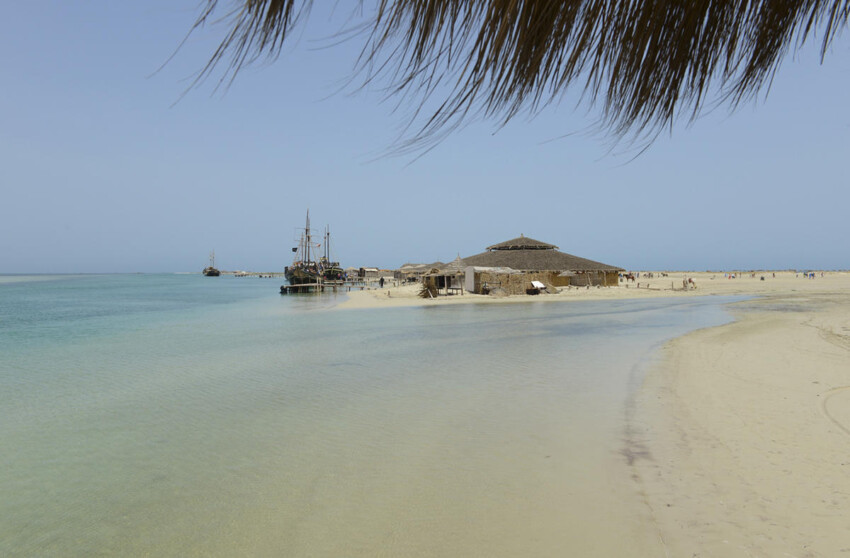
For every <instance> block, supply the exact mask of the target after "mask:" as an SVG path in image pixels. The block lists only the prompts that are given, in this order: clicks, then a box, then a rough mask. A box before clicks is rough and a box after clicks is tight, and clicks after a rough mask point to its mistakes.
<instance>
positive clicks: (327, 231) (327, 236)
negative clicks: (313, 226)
mask: <svg viewBox="0 0 850 558" xmlns="http://www.w3.org/2000/svg"><path fill="white" fill-rule="evenodd" d="M330 244H331V226H330V225H325V260H327V261H328V262H330V261H331V248H330Z"/></svg>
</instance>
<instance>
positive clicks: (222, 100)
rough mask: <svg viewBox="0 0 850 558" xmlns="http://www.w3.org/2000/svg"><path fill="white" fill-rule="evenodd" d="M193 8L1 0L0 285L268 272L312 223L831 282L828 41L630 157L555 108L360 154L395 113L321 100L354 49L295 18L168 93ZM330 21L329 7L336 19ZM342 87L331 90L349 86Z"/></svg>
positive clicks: (351, 232)
mask: <svg viewBox="0 0 850 558" xmlns="http://www.w3.org/2000/svg"><path fill="white" fill-rule="evenodd" d="M198 6H199V3H197V2H195V1H194V0H193V1H191V2H190V1H186V2H182V1H170V2H166V1H150V2H114V1H91V2H84V3H73V5H72V3H68V2H15V3H7V5H6V6H4V9H3V12H4V17H3V18H0V67H2V68H3V73H4V77H3V87H0V122H1V123H2V124H0V163H2V164H0V193H2V196H0V199H2V202H0V273H63V272H136V271H144V272H159V271H198V270H200V269H201V268H203V267H204V266H205V265H206V264H207V257H208V253H209V251H210V250H212V249H215V251H216V254H217V264H218V266H219V267H221V268H222V269H247V270H257V271H260V270H264V271H273V270H282V268H283V267H284V266H285V265H287V264H288V263H289V260H290V258H291V247H292V246H294V239H295V238H296V234H297V230H296V229H297V227H299V226H302V224H303V221H304V216H305V212H306V211H307V209H308V208H309V209H310V214H311V218H312V222H313V225H314V226H316V227H319V228H321V227H324V225H326V224H329V225H330V227H331V231H332V233H333V234H334V242H333V246H334V251H335V253H336V255H337V256H338V258H339V259H340V260H341V262H342V264H343V265H345V266H350V265H354V266H360V265H369V266H373V265H374V266H380V267H387V268H392V267H398V266H400V265H401V264H403V263H405V262H407V261H415V262H430V261H434V260H444V261H445V260H451V259H453V258H454V257H455V256H456V255H457V254H460V255H462V256H468V255H472V254H476V253H478V252H481V251H483V250H484V248H485V247H486V246H488V245H490V244H494V243H497V242H501V241H503V240H507V239H509V238H513V237H516V236H519V235H520V234H521V233H522V234H525V235H526V236H530V237H533V238H537V239H539V240H543V241H547V242H551V243H553V244H556V245H558V246H559V247H560V248H561V250H562V251H565V252H569V253H572V254H575V255H578V256H582V257H587V258H590V259H595V260H599V261H602V262H605V263H609V264H613V265H618V266H622V267H625V268H631V269H690V270H702V269H736V268H744V269H751V268H752V269H759V268H768V269H786V268H817V269H847V268H850V248H848V245H849V244H850V242H848V239H850V219H848V208H849V207H850V193H848V192H850V189H848V184H850V173H848V171H847V168H848V165H847V162H848V157H850V105H848V103H847V91H850V42H848V40H847V37H846V36H845V37H842V38H840V39H839V40H838V41H836V42H835V43H834V45H833V47H832V50H831V52H830V53H829V54H828V55H827V57H826V60H825V63H824V64H823V65H821V64H820V60H819V56H818V52H817V49H816V48H814V46H813V47H812V48H806V49H805V50H804V51H802V52H800V53H798V54H797V55H796V56H795V57H793V58H792V57H789V58H787V59H786V60H785V62H784V63H783V66H782V68H781V70H780V72H779V73H778V75H777V76H776V78H775V80H774V83H773V86H772V88H771V90H770V93H769V95H768V97H767V99H766V100H764V99H762V100H760V101H759V102H758V103H751V104H748V105H745V106H743V107H741V108H740V109H739V110H738V111H736V112H735V113H733V114H731V115H730V114H729V111H728V110H727V109H726V108H721V109H719V110H716V111H714V112H712V113H710V114H708V115H706V116H704V117H702V118H701V119H699V120H698V121H697V122H696V123H694V124H693V125H690V126H688V125H687V123H686V122H682V123H681V124H679V125H676V126H675V127H674V129H673V130H672V134H665V135H663V136H661V137H659V139H658V140H657V141H656V142H655V143H654V144H653V145H652V147H651V148H650V149H649V150H648V151H647V152H645V153H644V154H642V155H641V156H639V157H638V158H637V159H635V160H631V158H632V156H633V153H631V152H627V153H620V152H617V151H615V152H614V153H612V152H610V151H609V149H608V147H609V145H608V142H607V140H606V139H605V138H600V137H596V136H591V135H587V134H583V133H574V134H572V135H568V136H566V137H562V136H563V135H564V134H565V133H568V132H581V131H582V130H583V129H585V128H586V127H587V126H588V125H589V124H591V123H592V119H593V116H594V115H593V114H590V115H588V114H586V112H585V111H584V110H578V111H576V110H573V105H572V104H569V103H563V104H561V105H560V106H558V107H553V108H551V109H548V110H547V111H546V112H545V113H544V114H542V115H541V116H539V117H537V118H535V119H531V120H529V119H525V118H518V119H517V120H516V121H514V122H512V123H510V124H509V125H508V126H506V127H504V128H501V129H500V128H498V127H497V125H496V123H495V122H477V123H473V124H471V125H469V126H467V127H466V128H464V129H462V130H460V131H458V132H457V133H455V134H453V135H452V136H450V137H449V138H448V139H447V140H445V141H443V142H442V143H440V144H439V145H438V146H437V147H436V148H435V149H433V150H432V151H431V152H429V153H427V154H426V155H425V156H423V157H421V158H419V159H417V160H412V158H410V157H406V158H405V157H402V158H398V157H378V158H376V157H375V156H376V155H377V154H380V153H381V152H383V150H385V149H386V148H387V147H389V146H391V145H392V142H393V140H394V139H395V137H396V135H397V133H398V131H399V128H400V126H401V125H402V124H404V123H405V120H404V111H402V112H394V110H393V109H394V106H395V105H394V104H393V103H392V102H386V101H385V100H384V99H383V96H382V95H381V94H380V92H377V91H361V92H357V93H356V94H351V93H350V92H349V93H347V92H345V91H344V92H342V93H339V92H338V91H339V89H340V84H342V83H344V80H345V78H346V77H347V76H348V75H349V72H350V70H351V68H352V63H353V60H354V55H355V54H356V46H355V45H354V44H351V45H342V46H339V47H335V48H319V46H320V45H322V44H324V42H322V41H320V39H323V38H325V37H327V36H329V35H331V34H332V33H333V32H334V31H336V30H337V29H338V28H339V27H340V26H341V25H342V24H343V23H344V18H343V17H338V18H336V19H329V18H328V17H326V15H325V14H314V17H313V18H312V19H311V21H310V26H309V27H308V28H305V29H304V30H303V31H302V32H301V33H300V39H299V41H298V42H297V43H293V44H291V45H289V46H288V47H287V48H286V49H285V51H284V53H283V55H282V56H281V58H280V59H279V60H278V61H277V62H275V63H272V64H259V65H257V66H254V67H251V68H248V69H246V70H244V71H243V72H242V73H240V74H239V76H238V78H237V79H236V81H235V83H234V84H233V85H232V86H231V87H230V88H229V89H227V91H226V92H222V91H218V92H216V91H215V90H214V86H215V81H214V80H208V81H207V82H205V83H204V84H202V85H201V87H199V88H196V89H193V90H190V91H189V92H188V93H187V94H186V95H183V93H184V92H185V91H186V88H187V87H188V85H189V83H190V82H191V78H192V75H193V73H194V72H195V71H197V70H199V69H200V68H201V67H202V66H203V65H204V63H205V62H206V60H207V58H208V57H209V55H210V54H211V52H212V50H213V49H214V47H215V46H216V45H217V43H218V41H219V40H220V39H221V37H222V36H223V34H224V32H225V28H224V27H222V26H219V27H212V28H207V29H204V30H202V31H201V32H199V33H196V34H194V35H192V36H191V37H190V38H189V41H188V42H187V43H186V44H185V46H184V47H183V48H182V49H181V50H180V51H179V52H178V53H177V55H176V57H174V58H173V59H172V60H171V61H170V62H169V63H168V64H166V65H165V66H164V68H163V69H161V70H159V71H157V70H158V69H159V68H160V66H162V65H163V63H165V62H166V60H168V59H169V57H170V56H171V54H172V53H173V52H174V51H175V49H176V48H177V46H178V45H179V44H180V42H181V40H182V39H183V37H184V36H185V35H186V33H187V31H188V30H189V28H190V27H191V25H192V23H193V22H194V20H195V17H196V16H197V13H198V12H197V10H198ZM343 15H344V14H343ZM349 90H350V88H349Z"/></svg>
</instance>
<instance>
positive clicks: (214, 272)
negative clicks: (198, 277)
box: [203, 250, 221, 277]
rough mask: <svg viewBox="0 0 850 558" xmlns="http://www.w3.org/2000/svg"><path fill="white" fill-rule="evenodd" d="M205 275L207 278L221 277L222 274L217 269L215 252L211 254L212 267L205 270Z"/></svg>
mask: <svg viewBox="0 0 850 558" xmlns="http://www.w3.org/2000/svg"><path fill="white" fill-rule="evenodd" d="M203 273H204V275H206V276H207V277H218V276H219V275H221V272H220V271H219V270H217V269H216V268H215V250H213V251H212V252H210V265H209V267H205V268H204V271H203Z"/></svg>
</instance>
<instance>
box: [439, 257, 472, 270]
mask: <svg viewBox="0 0 850 558" xmlns="http://www.w3.org/2000/svg"><path fill="white" fill-rule="evenodd" d="M466 268H467V264H466V262H465V261H464V260H463V258H461V257H460V254H458V256H457V257H456V258H455V259H454V261H452V262H451V263H449V264H446V265H444V266H443V267H441V268H440V271H441V272H442V273H445V274H447V275H452V274H460V273H464V272H465V271H466Z"/></svg>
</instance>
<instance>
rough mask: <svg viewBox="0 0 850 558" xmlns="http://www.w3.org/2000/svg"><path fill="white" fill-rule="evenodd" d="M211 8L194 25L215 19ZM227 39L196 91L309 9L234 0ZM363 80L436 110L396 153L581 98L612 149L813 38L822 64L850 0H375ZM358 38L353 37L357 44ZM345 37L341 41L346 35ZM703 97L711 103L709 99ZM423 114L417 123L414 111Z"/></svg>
mask: <svg viewBox="0 0 850 558" xmlns="http://www.w3.org/2000/svg"><path fill="white" fill-rule="evenodd" d="M219 3H220V0H206V7H205V8H204V9H203V10H202V13H201V15H200V16H199V17H198V19H197V21H196V23H195V27H194V28H198V27H201V26H203V25H204V24H205V23H206V22H207V21H209V20H212V19H213V13H214V12H215V11H216V7H217V6H218V5H219ZM229 3H230V4H231V5H232V9H231V10H230V11H229V13H228V16H226V17H225V18H224V20H225V21H226V22H227V23H228V24H229V26H230V31H229V32H228V34H227V35H226V36H225V38H224V39H223V40H222V42H221V44H220V46H219V47H218V48H217V49H216V50H215V51H214V53H213V55H212V56H211V58H210V61H209V63H208V64H207V66H206V67H205V68H204V70H203V71H202V72H201V74H200V76H199V80H200V79H203V78H204V77H206V76H208V75H210V73H211V72H212V71H213V69H214V68H215V67H217V66H218V65H223V66H225V70H224V75H223V76H222V81H229V80H230V79H232V78H233V77H234V76H235V75H236V73H237V72H238V71H239V69H240V68H242V67H243V66H245V65H246V64H249V63H251V62H254V61H256V60H258V59H259V58H261V57H264V56H269V57H271V58H274V57H276V56H277V55H278V54H279V53H280V50H281V47H282V45H283V44H284V42H285V41H286V40H287V39H288V37H289V35H290V34H291V32H292V31H293V29H294V28H295V27H297V25H298V24H299V23H301V22H302V21H303V20H304V19H305V18H306V16H307V15H308V13H309V10H310V7H311V5H312V3H313V2H312V0H229ZM356 6H357V7H356V8H355V10H356V11H357V13H358V14H361V17H362V12H368V13H367V14H366V15H365V17H366V18H367V19H366V23H364V24H363V25H361V26H359V27H355V28H354V29H352V30H351V31H353V33H349V35H351V36H360V37H362V38H364V44H363V46H362V50H361V55H360V60H359V63H360V65H359V70H360V71H361V72H362V75H363V77H364V81H365V83H374V82H375V79H376V78H378V77H384V78H387V79H388V81H389V83H388V85H387V92H388V93H390V94H396V95H400V98H401V99H402V100H413V101H414V106H416V104H417V103H418V106H419V109H423V108H424V106H425V102H426V101H427V100H429V98H430V97H431V96H432V95H434V94H435V92H437V91H441V93H440V95H442V94H443V93H442V92H445V91H447V93H445V98H444V99H443V100H442V101H440V100H439V99H437V101H438V102H437V108H436V110H434V111H433V112H432V113H431V115H430V117H427V114H426V119H425V121H424V124H421V126H419V127H418V128H414V129H413V135H412V137H410V138H409V140H408V141H407V142H405V143H404V144H403V145H402V146H401V147H400V148H399V149H400V150H402V151H403V150H406V149H420V148H422V147H423V146H424V144H428V143H429V142H432V141H437V140H439V139H440V138H441V137H442V136H443V135H445V133H448V132H450V131H451V130H452V129H454V128H455V127H457V126H460V125H461V124H462V123H463V122H465V121H467V120H468V119H470V118H475V117H484V118H492V119H495V120H497V121H499V122H501V123H503V124H504V123H506V122H508V121H509V120H511V119H512V118H513V117H515V116H516V115H517V114H519V113H520V112H524V111H528V112H530V113H532V114H534V113H536V112H538V111H539V110H540V109H541V108H543V107H544V106H546V105H547V104H550V103H553V102H557V101H559V100H560V99H561V98H562V97H563V95H564V94H565V92H566V91H567V89H568V88H572V87H575V88H577V89H578V90H579V91H581V92H582V94H583V96H584V99H585V100H586V101H588V102H589V105H590V106H591V107H592V106H594V105H598V106H600V107H601V109H602V112H601V117H600V118H599V121H598V124H599V125H600V126H602V127H603V128H604V129H606V130H608V131H609V132H611V133H613V134H614V136H615V137H618V138H619V137H623V136H625V135H627V134H634V135H635V136H638V135H644V136H645V137H651V136H652V135H653V134H655V133H657V132H659V131H660V130H661V129H663V128H664V127H665V126H667V125H670V124H672V122H673V120H674V119H675V118H676V117H677V116H679V115H680V114H687V113H690V114H691V117H695V116H696V115H697V114H698V113H699V111H700V109H701V108H702V107H703V106H704V105H705V104H706V103H709V104H711V103H710V101H711V100H714V101H722V102H729V103H730V104H731V105H732V106H733V107H735V106H736V105H737V104H738V103H739V102H740V101H742V100H745V99H748V98H752V97H754V96H755V95H756V94H757V93H758V92H759V90H760V89H761V88H762V87H763V86H765V85H769V84H770V81H771V78H772V77H773V75H774V73H775V72H776V70H777V68H778V67H779V64H780V62H781V61H782V59H783V58H784V57H785V55H786V54H787V53H788V51H789V50H790V49H791V47H792V46H795V47H796V48H799V47H801V46H802V45H803V44H804V43H805V42H806V41H807V39H809V37H811V36H813V35H816V34H819V35H820V37H821V59H823V58H824V56H825V53H826V51H827V49H828V47H829V45H830V44H831V43H832V41H833V39H834V38H835V37H836V36H837V35H838V33H839V31H840V30H842V29H843V28H844V27H846V26H847V22H848V17H850V0H690V1H670V0H572V1H553V0H525V1H517V0H377V2H375V3H373V4H369V7H368V8H366V7H365V6H366V4H365V3H364V2H358V3H356ZM358 33H359V35H358ZM340 36H341V37H342V36H344V34H343V33H341V34H340ZM709 94H712V95H713V96H715V98H714V99H707V97H708V96H709ZM414 112H418V111H414Z"/></svg>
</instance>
